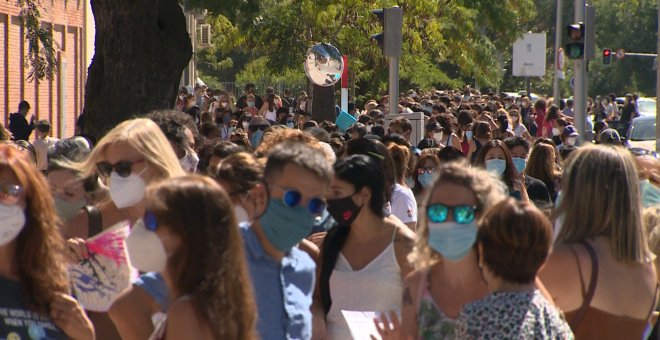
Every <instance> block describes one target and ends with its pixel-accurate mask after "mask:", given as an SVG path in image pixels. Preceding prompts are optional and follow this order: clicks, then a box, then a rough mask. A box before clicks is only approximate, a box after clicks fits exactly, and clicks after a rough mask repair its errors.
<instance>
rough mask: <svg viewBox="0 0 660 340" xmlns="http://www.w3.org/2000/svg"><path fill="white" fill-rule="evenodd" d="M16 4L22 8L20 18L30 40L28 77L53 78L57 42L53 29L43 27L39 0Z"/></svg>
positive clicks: (21, 1) (27, 57) (26, 57)
mask: <svg viewBox="0 0 660 340" xmlns="http://www.w3.org/2000/svg"><path fill="white" fill-rule="evenodd" d="M16 5H17V6H18V7H20V8H21V11H20V12H19V14H18V18H19V20H20V22H21V26H23V27H24V28H25V39H26V40H27V42H28V52H27V56H25V59H26V65H30V67H31V68H30V71H29V73H28V79H29V80H34V79H39V80H41V79H44V78H48V79H52V77H53V75H55V73H56V72H57V57H56V54H55V47H56V46H57V44H56V43H55V42H54V41H53V31H52V30H51V29H50V28H49V27H41V24H40V22H39V19H40V18H41V12H40V11H39V7H40V3H39V0H18V1H17V2H16ZM57 48H59V46H57Z"/></svg>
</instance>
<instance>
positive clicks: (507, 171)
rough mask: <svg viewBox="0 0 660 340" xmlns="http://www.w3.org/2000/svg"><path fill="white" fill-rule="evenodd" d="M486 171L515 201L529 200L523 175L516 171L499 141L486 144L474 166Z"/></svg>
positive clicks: (508, 153)
mask: <svg viewBox="0 0 660 340" xmlns="http://www.w3.org/2000/svg"><path fill="white" fill-rule="evenodd" d="M474 165H475V166H480V167H483V168H485V169H486V170H488V172H490V173H492V174H494V175H495V176H497V177H498V178H500V179H501V180H502V182H504V184H506V186H507V188H508V189H509V194H510V196H512V197H515V198H517V199H522V200H525V201H528V200H529V197H528V196H527V189H526V188H525V186H524V185H522V183H525V180H524V175H521V174H519V173H518V171H517V170H516V166H515V165H514V164H513V159H512V158H511V153H510V152H509V149H508V148H507V147H506V144H504V142H502V141H501V140H492V141H490V142H488V143H486V144H485V145H484V146H483V149H482V150H481V153H480V154H479V156H478V157H477V160H476V162H475V164H474Z"/></svg>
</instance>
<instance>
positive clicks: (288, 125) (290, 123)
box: [286, 122, 294, 129]
mask: <svg viewBox="0 0 660 340" xmlns="http://www.w3.org/2000/svg"><path fill="white" fill-rule="evenodd" d="M293 126H294V125H293V122H286V127H288V128H289V129H293Z"/></svg>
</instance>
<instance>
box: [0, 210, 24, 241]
mask: <svg viewBox="0 0 660 340" xmlns="http://www.w3.org/2000/svg"><path fill="white" fill-rule="evenodd" d="M23 227H25V212H24V211H23V209H21V207H19V206H18V205H5V204H0V246H4V245H6V244H8V243H9V242H11V241H13V240H14V239H15V238H16V236H18V234H19V233H20V232H21V230H23Z"/></svg>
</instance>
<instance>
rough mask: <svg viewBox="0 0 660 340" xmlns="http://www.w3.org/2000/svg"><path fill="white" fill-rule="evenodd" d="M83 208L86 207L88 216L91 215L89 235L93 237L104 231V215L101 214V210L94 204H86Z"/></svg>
mask: <svg viewBox="0 0 660 340" xmlns="http://www.w3.org/2000/svg"><path fill="white" fill-rule="evenodd" d="M83 209H85V211H86V212H87V216H88V217H89V222H88V225H89V227H88V230H89V232H88V234H87V237H92V236H94V235H96V234H98V233H100V232H101V231H103V217H102V216H101V210H99V208H97V207H96V206H94V205H86V206H85V207H84V208H83Z"/></svg>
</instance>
